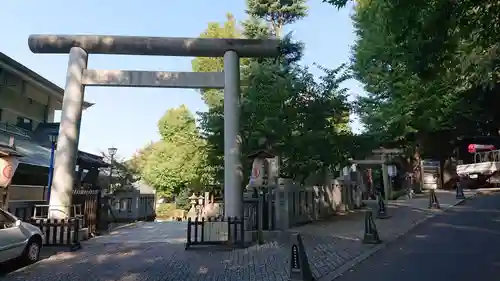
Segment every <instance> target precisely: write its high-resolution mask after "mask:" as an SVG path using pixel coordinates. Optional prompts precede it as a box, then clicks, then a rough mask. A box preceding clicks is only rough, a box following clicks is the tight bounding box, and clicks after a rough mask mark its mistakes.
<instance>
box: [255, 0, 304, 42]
mask: <svg viewBox="0 0 500 281" xmlns="http://www.w3.org/2000/svg"><path fill="white" fill-rule="evenodd" d="M305 3H306V0H247V10H246V12H247V14H248V15H249V16H250V17H251V19H254V20H255V19H261V20H263V21H264V22H266V23H268V24H269V25H270V26H271V29H270V31H271V35H273V36H275V37H278V38H281V37H282V36H283V34H282V31H283V27H284V26H285V25H287V24H292V23H294V22H296V21H298V20H300V19H303V18H305V17H306V16H307V10H308V7H307V6H306V4H305ZM255 26H260V24H258V25H255ZM252 30H253V29H252Z"/></svg>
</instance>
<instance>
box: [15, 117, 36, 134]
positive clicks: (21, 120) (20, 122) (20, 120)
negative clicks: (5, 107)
mask: <svg viewBox="0 0 500 281" xmlns="http://www.w3.org/2000/svg"><path fill="white" fill-rule="evenodd" d="M16 126H18V127H20V128H23V129H26V130H30V131H32V130H33V120H31V119H29V118H25V117H17V124H16Z"/></svg>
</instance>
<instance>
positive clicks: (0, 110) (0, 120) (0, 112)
mask: <svg viewBox="0 0 500 281" xmlns="http://www.w3.org/2000/svg"><path fill="white" fill-rule="evenodd" d="M2 113H3V110H2V109H1V108H0V122H2Z"/></svg>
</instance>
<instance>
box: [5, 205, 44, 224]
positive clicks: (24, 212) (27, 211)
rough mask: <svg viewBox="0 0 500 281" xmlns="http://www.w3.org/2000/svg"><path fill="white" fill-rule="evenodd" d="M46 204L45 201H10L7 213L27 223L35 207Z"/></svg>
mask: <svg viewBox="0 0 500 281" xmlns="http://www.w3.org/2000/svg"><path fill="white" fill-rule="evenodd" d="M44 203H47V202H46V201H19V200H18V201H11V202H9V211H10V212H11V213H12V214H14V215H15V216H16V217H18V218H19V219H20V220H22V221H29V220H31V218H32V217H33V214H34V213H35V206H37V205H41V204H44Z"/></svg>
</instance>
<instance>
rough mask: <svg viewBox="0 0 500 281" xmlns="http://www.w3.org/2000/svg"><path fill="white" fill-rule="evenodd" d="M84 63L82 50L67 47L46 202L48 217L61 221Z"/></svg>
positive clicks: (67, 201)
mask: <svg viewBox="0 0 500 281" xmlns="http://www.w3.org/2000/svg"><path fill="white" fill-rule="evenodd" d="M87 60H88V55H87V52H85V50H83V49H82V48H79V47H72V48H71V50H70V52H69V62H68V72H67V74H66V88H65V89H64V98H63V104H62V114H61V123H60V126H59V138H58V140H57V150H56V152H55V161H54V175H53V182H52V186H53V187H52V194H51V197H50V202H49V216H50V218H55V219H62V218H67V217H68V216H69V215H70V207H71V199H72V198H71V197H72V193H73V185H74V183H75V165H76V160H77V152H78V140H79V137H80V120H81V118H82V106H83V95H84V87H83V84H82V76H83V70H84V69H86V68H87Z"/></svg>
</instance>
